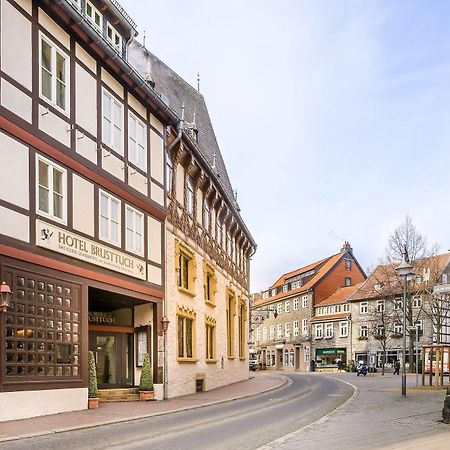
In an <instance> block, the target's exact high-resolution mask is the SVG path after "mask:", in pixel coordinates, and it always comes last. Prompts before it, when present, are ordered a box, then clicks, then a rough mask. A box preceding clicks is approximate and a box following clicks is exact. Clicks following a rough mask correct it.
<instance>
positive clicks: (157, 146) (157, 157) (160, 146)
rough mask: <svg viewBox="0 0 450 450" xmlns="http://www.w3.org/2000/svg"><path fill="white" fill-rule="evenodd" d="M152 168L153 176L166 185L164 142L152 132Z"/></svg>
mask: <svg viewBox="0 0 450 450" xmlns="http://www.w3.org/2000/svg"><path fill="white" fill-rule="evenodd" d="M150 168H151V176H152V177H153V178H154V179H155V180H156V181H159V182H160V183H161V184H163V183H164V141H163V140H162V139H161V138H160V137H159V136H158V135H157V134H156V133H155V132H154V131H153V130H150Z"/></svg>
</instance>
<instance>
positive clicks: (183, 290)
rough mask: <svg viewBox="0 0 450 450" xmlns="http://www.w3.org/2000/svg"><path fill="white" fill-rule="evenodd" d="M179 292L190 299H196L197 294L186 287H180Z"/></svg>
mask: <svg viewBox="0 0 450 450" xmlns="http://www.w3.org/2000/svg"><path fill="white" fill-rule="evenodd" d="M178 291H179V292H181V293H182V294H185V295H188V296H189V297H195V292H192V291H190V290H189V289H186V288H184V287H181V286H178Z"/></svg>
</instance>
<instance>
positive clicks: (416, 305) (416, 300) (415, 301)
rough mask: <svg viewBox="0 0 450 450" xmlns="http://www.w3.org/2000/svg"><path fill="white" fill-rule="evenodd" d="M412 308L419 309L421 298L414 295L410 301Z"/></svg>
mask: <svg viewBox="0 0 450 450" xmlns="http://www.w3.org/2000/svg"><path fill="white" fill-rule="evenodd" d="M412 305H413V308H420V307H421V306H422V297H421V296H420V295H415V296H414V297H413V299H412Z"/></svg>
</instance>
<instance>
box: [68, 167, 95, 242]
mask: <svg viewBox="0 0 450 450" xmlns="http://www.w3.org/2000/svg"><path fill="white" fill-rule="evenodd" d="M72 208H73V209H72V212H73V227H74V228H75V229H76V230H79V231H81V232H83V233H86V234H88V235H90V236H94V185H93V184H92V183H91V182H90V181H87V180H86V179H84V178H81V177H79V176H78V175H75V174H74V175H73V206H72Z"/></svg>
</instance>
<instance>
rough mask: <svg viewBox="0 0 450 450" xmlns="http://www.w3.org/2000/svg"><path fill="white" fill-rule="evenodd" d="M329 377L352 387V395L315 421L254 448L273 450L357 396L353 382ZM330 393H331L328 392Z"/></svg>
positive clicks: (323, 420) (324, 420)
mask: <svg viewBox="0 0 450 450" xmlns="http://www.w3.org/2000/svg"><path fill="white" fill-rule="evenodd" d="M330 378H332V379H333V380H337V381H341V382H342V383H345V384H348V385H349V386H350V387H352V388H353V395H352V396H351V397H350V398H349V399H348V400H347V401H346V402H344V403H343V404H342V405H341V406H338V407H337V408H336V409H333V411H330V412H329V413H328V414H326V415H325V416H323V417H321V418H320V419H318V420H316V421H315V422H313V423H310V424H309V425H306V426H304V427H303V428H300V429H299V430H296V431H293V432H292V433H289V434H286V435H285V436H282V437H280V438H278V439H275V440H274V441H272V442H269V443H268V444H265V445H263V446H262V447H258V448H257V449H256V450H273V449H274V448H276V447H278V446H279V445H280V444H284V443H285V442H286V441H287V440H289V439H291V438H293V437H296V436H298V435H299V434H300V433H302V432H303V431H304V430H306V429H308V428H310V427H313V426H314V425H320V424H322V423H324V422H326V421H327V420H328V418H329V417H330V416H331V415H332V414H334V413H336V412H337V411H339V410H340V409H341V408H344V407H345V406H347V404H348V403H351V402H352V401H353V400H354V399H355V398H356V397H357V395H358V392H359V389H358V388H357V387H356V386H355V385H354V384H351V383H349V382H348V381H344V380H341V379H339V378H335V377H330ZM330 395H333V394H330Z"/></svg>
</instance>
